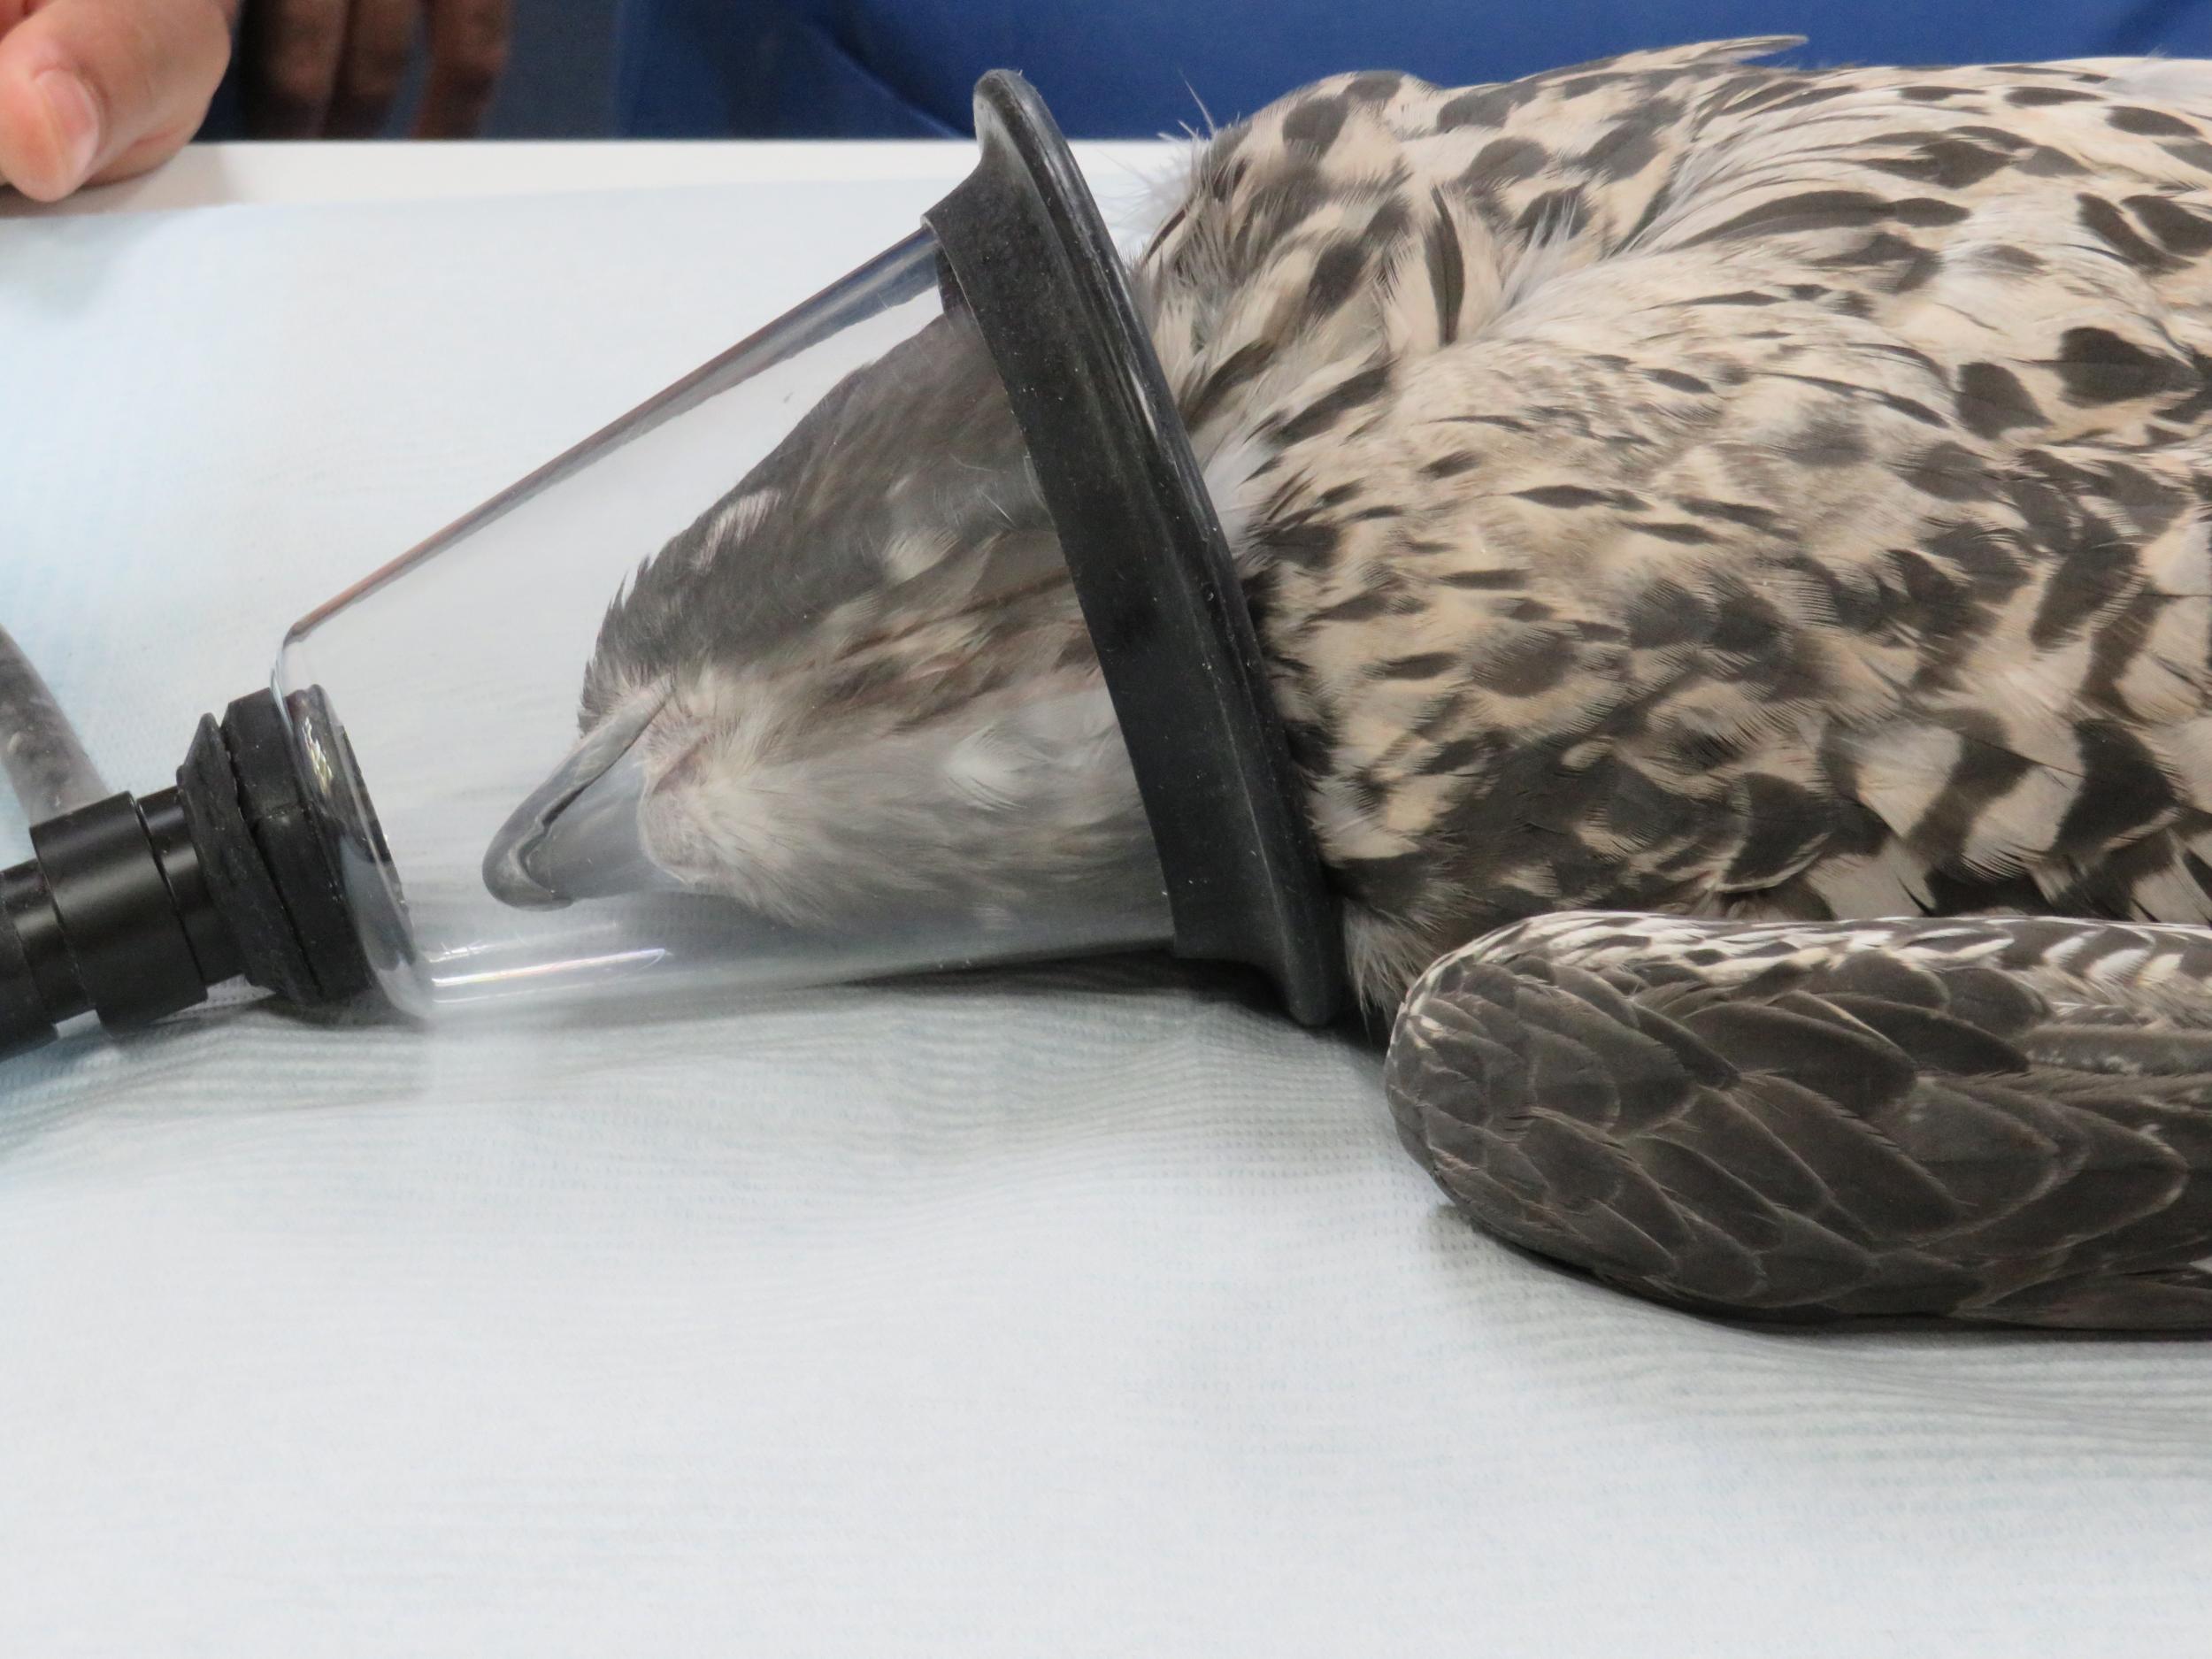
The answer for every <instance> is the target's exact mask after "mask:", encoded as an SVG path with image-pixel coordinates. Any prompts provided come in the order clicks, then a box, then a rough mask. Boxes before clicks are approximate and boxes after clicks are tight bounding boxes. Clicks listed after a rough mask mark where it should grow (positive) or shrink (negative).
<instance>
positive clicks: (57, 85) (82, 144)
mask: <svg viewBox="0 0 2212 1659" xmlns="http://www.w3.org/2000/svg"><path fill="white" fill-rule="evenodd" d="M34 84H35V85H36V86H37V88H38V89H39V91H40V92H41V93H42V95H43V96H45V99H46V120H47V124H48V125H49V126H50V127H52V128H53V132H54V149H55V151H56V152H57V153H58V155H59V156H60V157H61V158H62V164H63V165H64V166H65V168H66V169H67V171H68V174H69V177H68V180H67V182H66V185H65V188H69V189H74V188H76V187H77V186H78V185H80V184H81V183H82V182H84V176H85V174H86V173H89V172H91V171H92V157H93V153H94V152H95V151H96V150H98V149H99V148H100V111H99V109H98V108H97V107H96V105H95V104H93V102H92V88H89V87H88V86H86V85H85V83H84V81H83V80H82V79H81V77H80V76H78V75H77V74H76V73H73V72H72V71H70V70H67V69H48V70H44V71H42V73H40V75H39V77H38V79H37V81H35V83H34Z"/></svg>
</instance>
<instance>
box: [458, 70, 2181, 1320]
mask: <svg viewBox="0 0 2212 1659" xmlns="http://www.w3.org/2000/svg"><path fill="white" fill-rule="evenodd" d="M1800 43H1801V42H1797V41H1796V40H1795V39H1793V38H1790V37H1772V38H1761V39H1755V40H1745V41H1729V42H1709V43H1703V44H1698V45H1693V46H1687V47H1680V48H1672V49H1666V50H1654V51H1647V52H1637V53H1630V54H1627V55H1624V56H1621V57H1617V58H1609V59H1606V60H1602V61H1600V62H1597V63H1594V64H1586V65H1576V66H1573V67H1570V68H1564V69H1559V70H1555V71H1550V72H1547V73H1542V74H1538V75H1534V76H1531V77H1528V78H1526V79H1523V80H1519V81H1510V82H1505V83H1498V84H1491V85H1484V86H1476V87H1459V88H1453V87H1438V86H1433V85H1431V84H1429V83H1427V82H1425V81H1421V80H1419V79H1417V78H1416V77H1414V76H1411V75H1409V74H1404V73H1396V72H1388V71H1366V72H1357V73H1347V74H1343V75H1339V76H1336V77H1333V78H1331V79H1329V80H1326V81H1319V82H1317V83H1315V84H1313V85H1311V86H1309V87H1306V88H1302V89H1300V90H1298V91H1296V92H1294V93H1291V94H1289V95H1287V96H1285V97H1284V98H1282V99H1281V100H1279V101H1278V102H1277V103H1275V104H1271V105H1270V106H1268V107H1267V108H1266V109H1264V110H1263V111H1259V112H1258V113H1256V114H1255V115H1253V116H1252V117H1250V118H1249V119H1246V120H1243V121H1240V122H1237V123H1235V124H1233V125H1231V126H1228V127H1223V128H1221V129H1220V130H1218V131H1216V132H1212V133H1210V134H1205V135H1202V137H1200V138H1199V139H1198V141H1197V142H1195V143H1194V146H1193V148H1192V150H1191V153H1190V156H1189V159H1188V161H1187V165H1186V166H1184V167H1183V168H1181V169H1179V172H1178V173H1176V174H1174V175H1173V176H1171V178H1170V179H1169V180H1166V181H1165V183H1164V187H1163V188H1162V189H1161V191H1160V192H1159V196H1158V203H1157V205H1156V209H1155V211H1154V220H1153V222H1152V223H1151V224H1150V225H1148V227H1146V228H1145V230H1144V231H1143V233H1142V234H1141V236H1140V237H1139V238H1138V239H1137V240H1136V241H1135V242H1133V249H1134V251H1133V257H1132V258H1131V261H1130V280H1131V287H1132V289H1133V295H1134V296H1135V299H1136V302H1137V304H1138V307H1139V310H1140V311H1141V315H1142V317H1143V319H1144V321H1145V323H1146V326H1148V330H1149V333H1150V334H1151V338H1152V341H1153V344H1154V347H1155V349H1156V353H1157V356H1158V358H1159V362H1160V365H1161V367H1162V369H1163V371H1164V376H1165V380H1166V384H1167V385H1168V387H1169V388H1170V389H1171V393H1172V395H1173V399H1174V403H1175V406H1176V409H1177V411H1178V413H1179V416H1180V417H1181V419H1182V421H1183V424H1184V426H1185V427H1186V430H1187V434H1188V435H1189V438H1190V440H1191V443H1192V446H1193V450H1194V455H1195V456H1196V457H1197V459H1198V461H1199V463H1200V465H1201V466H1202V471H1203V474H1204V479H1205V483H1206V487H1207V490H1208V493H1209V495H1210V497H1211V499H1212V501H1213V503H1214V505H1215V508H1216V511H1217V515H1218V517H1219V518H1220V520H1221V524H1222V527H1223V530H1224V532H1225V537H1226V540H1227V544H1228V547H1229V549H1230V551H1231V554H1232V557H1233V562H1234V568H1235V572H1236V576H1237V579H1238V580H1239V582H1240V586H1241V588H1242V590H1243V594H1244V597H1245V600H1246V603H1247V604H1248V609H1249V610H1250V612H1251V614H1252V617H1253V620H1254V625H1255V628H1256V634H1257V636H1258V639H1259V642H1260V647H1261V650H1262V653H1263V658H1264V661H1265V664H1266V669H1267V676H1268V680H1269V684H1270V687H1271V692H1272V694H1273V696H1274V699H1275V702H1276V704H1277V706H1278V708H1279V711H1280V714H1281V718H1282V722H1283V726H1284V729H1285V732H1286V736H1287V739H1288V742H1289V748H1290V753H1291V757H1292V760H1293V762H1294V766H1295V768H1296V771H1297V774H1298V778H1299V780H1300V783H1301V785H1302V788H1303V791H1304V795H1305V799H1306V803H1307V806H1308V810H1309V815H1310V820H1311V823H1312V826H1313V830H1314V833H1315V836H1316V839H1317V844H1318V848H1319V850H1320V854H1321V856H1322V860H1323V863H1324V864H1325V868H1326V871H1327V873H1328V876H1329V879H1330V881H1331V883H1332V885H1333V889H1334V891H1335V894H1336V896H1337V898H1338V900H1339V902H1340V905H1341V908H1342V913H1343V917H1344V924H1345V939H1346V944H1345V951H1346V959H1347V960H1346V965H1347V968H1348V973H1349V975H1350V979H1351V982H1352V984H1353V985H1354V987H1356V991H1357V994H1358V996H1359V998H1360V1000H1361V1002H1362V1004H1363V1007H1364V1008H1366V1009H1367V1010H1370V1012H1371V1016H1372V1017H1373V1018H1375V1019H1376V1021H1377V1022H1378V1024H1379V1025H1383V1026H1386V1027H1387V1028H1388V1030H1389V1032H1390V1038H1389V1053H1388V1056H1387V1057H1386V1064H1385V1068H1384V1070H1385V1092H1386V1094H1387V1096H1388V1098H1389V1101H1390V1104H1391V1108H1392V1110H1393V1113H1394V1119H1395V1122H1396V1123H1397V1125H1398V1127H1399V1130H1400V1133H1401V1135H1402V1139H1403V1140H1404V1141H1405V1142H1406V1144H1407V1146H1408V1147H1409V1149H1410V1150H1411V1151H1412V1152H1413V1154H1414V1156H1416V1157H1417V1159H1418V1160H1419V1161H1420V1162H1421V1163H1422V1164H1423V1165H1424V1166H1425V1167H1426V1168H1427V1169H1428V1170H1429V1171H1430V1172H1431V1173H1432V1175H1433V1176H1434V1178H1435V1179H1436V1180H1437V1181H1438V1182H1439V1183H1440V1186H1441V1187H1442V1188H1443V1190H1444V1192H1445V1193H1446V1194H1448V1196H1449V1197H1450V1198H1451V1199H1452V1200H1453V1201H1455V1202H1456V1203H1458V1204H1459V1205H1460V1206H1461V1207H1462V1208H1463V1210H1465V1211H1466V1212H1467V1213H1468V1214H1469V1215H1470V1216H1471V1217H1472V1218H1473V1219H1474V1220H1475V1221H1476V1222H1477V1223H1478V1224H1479V1225H1484V1226H1486V1227H1487V1228H1489V1229H1490V1230H1491V1231H1493V1232H1494V1233H1498V1234H1500V1235H1501V1236H1502V1237H1504V1238H1505V1239H1507V1240H1509V1241H1511V1242H1513V1243H1516V1244H1518V1245H1521V1246H1523V1247H1525V1248H1529V1249H1532V1250H1534V1251H1537V1252H1539V1253H1541V1254H1543V1255H1546V1256H1551V1257H1553V1258H1555V1259H1557V1260H1559V1261H1562V1262H1563V1263H1567V1264H1569V1265H1570V1266H1571V1267H1574V1268H1577V1269H1579V1270H1582V1271H1588V1272H1591V1273H1593V1274H1595V1275H1596V1276H1597V1277H1599V1278H1600V1279H1603V1280H1605V1281H1607V1282H1609V1283H1612V1284H1615V1285H1617V1286H1622V1287H1624V1288H1626V1289H1629V1290H1632V1291H1634V1292H1636V1293H1638V1294H1643V1295H1646V1296H1648V1297H1653V1298H1655V1299H1657V1300H1660V1301H1663V1302H1673V1303H1676V1304H1678V1305H1681V1306H1686V1307H1690V1308H1694V1309H1697V1310H1702V1311H1707V1312H1724V1313H1732V1314H1738V1315H1746V1316H1753V1317H1774V1318H1784V1319H1800V1320H1814V1319H1830V1318H1840V1317H1853V1316H1866V1315H1881V1316H1897V1317H1915V1316H1927V1317H1942V1318H1952V1319H1961V1320H1968V1321H1976V1322H1982V1323H2010V1324H2021V1325H2059V1326H2078V1327H2087V1328H2101V1329H2130V1330H2133V1329H2157V1330H2190V1331H2204V1330H2212V932H2208V931H2206V930H2207V929H2208V926H2212V521H2208V518H2207V505H2208V502H2212V466H2208V459H2212V456H2208V442H2212V264H2208V257H2212V64H2206V63H2198V62H2193V61H2183V60H2160V59H2139V58H2129V59H2123V58H2109V59H2084V60H2074V61H2067V62H2059V63H2047V64H2006V65H1970V66H1961V67H1949V68H1941V69H1915V68H1896V67H1885V66H1862V67H1848V68H1838V69H1801V68H1792V67H1780V66H1774V65H1768V64H1764V63H1763V62H1762V61H1761V60H1762V59H1763V58H1770V57H1772V56H1774V55H1776V54H1778V52H1780V51H1782V50H1786V49H1787V48H1790V47H1792V46H1794V45H1797V44H1800ZM979 807H980V808H982V809H984V810H982V811H981V812H979ZM616 841H619V842H623V843H625V845H626V852H625V853H624V854H623V855H622V856H612V855H611V854H610V852H609V846H610V844H611V842H616ZM639 871H644V872H648V874H647V876H646V877H645V878H644V879H650V880H657V881H660V882H664V883H667V884H672V885H675V886H679V887H684V888H687V889H689V890H693V891H698V892H707V893H715V894H719V895H725V896H726V897H729V898H731V899H734V900H736V901H738V902H741V903H743V904H745V905H747V906H749V907H750V908H752V909H754V910H757V911H758V912H759V913H761V914H763V915H764V916H767V917H770V918H773V919H775V920H777V921H780V922H783V923H787V924H790V925H794V926H805V927H825V928H831V929H836V928H841V927H843V928H853V927H860V926H868V925H870V924H871V920H872V918H880V917H881V916H883V915H884V914H885V913H886V911H887V908H888V909H889V910H892V911H894V912H895V913H896V914H898V915H900V916H902V917H904V916H922V915H928V916H933V917H937V918H966V919H967V920H969V921H970V922H973V921H975V920H976V918H984V919H986V920H987V921H990V922H991V923H992V924H993V925H997V926H1018V925H1019V923H1018V917H1019V915H1020V913H1021V911H1022V910H1024V908H1025V907H1029V908H1032V909H1034V908H1038V907H1055V906H1056V907H1060V908H1062V909H1064V910H1066V911H1067V912H1068V913H1069V914H1071V915H1074V914H1079V915H1083V916H1086V917H1087V918H1092V920H1093V921H1094V923H1095V924H1096V929H1097V931H1099V932H1100V933H1101V936H1105V935H1106V934H1110V933H1111V932H1112V929H1113V926H1114V925H1115V918H1124V919H1125V918H1127V917H1129V916H1130V915H1131V914H1132V913H1133V912H1135V911H1137V910H1141V909H1142V907H1143V904H1144V902H1145V895H1147V894H1148V892H1153V891H1155V890H1156V883H1157V871H1156V868H1155V866H1154V865H1153V864H1152V862H1151V860H1150V856H1149V853H1148V846H1147V839H1146V832H1145V829H1144V821H1143V816H1142V810H1141V803H1140V802H1139V800H1138V797H1137V794H1136V789H1135V785H1134V783H1133V779H1132V777H1131V774H1130V772H1129V768H1128V765H1127V761H1126V757H1125V754H1124V753H1123V752H1122V751H1121V749H1120V745H1119V742H1118V736H1117V733H1116V728H1115V726H1114V725H1113V722H1112V716H1111V710H1110V705H1109V704H1108V703H1107V702H1106V700H1105V696H1104V693H1103V688H1102V681H1101V680H1100V677H1099V672H1098V668H1097V664H1096V661H1095V658H1094V655H1093V654H1092V651H1091V648H1090V645H1089V641H1088V639H1087V634H1085V632H1084V630H1083V627H1082V624H1081V618H1080V616H1079V611H1078V610H1077V607H1076V604H1075V600H1074V595H1073V594H1072V591H1071V588H1070V587H1069V585H1068V582H1067V579H1066V575H1065V572H1064V570H1063V569H1061V568H1060V567H1059V565H1058V564H1057V561H1056V554H1055V542H1054V537H1053V532H1052V527H1051V522H1050V518H1049V516H1048V514H1047V513H1046V512H1045V511H1044V510H1043V507H1042V504H1041V501H1040V499H1039V496H1038V493H1037V488H1036V485H1035V480H1034V479H1033V477H1031V476H1030V475H1029V474H1028V472H1027V469H1026V467H1025V460H1024V457H1023V454H1022V449H1021V445H1020V442H1019V440H1018V434H1017V433H1016V431H1015V428H1014V425H1013V421H1012V419H1011V416H1010V413H1009V412H1008V411H1007V407H1006V403H1005V400H1004V397H1003V395H1002V393H1001V392H1000V391H999V390H998V389H997V388H996V386H995V382H994V380H993V379H992V377H991V373H990V369H989V365H988V361H987V353H986V352H985V351H984V349H983V348H982V346H981V343H980V342H979V339H978V338H977V336H976V333H975V329H974V326H973V324H972V320H970V319H966V318H964V317H963V316H962V315H961V314H960V313H959V311H957V309H955V310H953V311H948V312H947V313H946V314H945V315H944V316H942V317H941V318H938V319H935V320H933V322H931V323H930V324H929V325H928V326H926V327H925V328H924V329H922V330H921V331H920V332H919V333H918V334H915V335H914V336H913V337H912V338H910V339H909V340H907V341H905V342H902V344H900V345H899V346H896V347H895V348H894V349H891V350H890V351H889V352H888V353H887V354H885V355H884V356H883V357H881V358H880V359H879V360H878V361H876V362H875V363H873V364H871V365H867V366H865V367H864V368H863V369H862V370H859V371H856V373H855V374H854V375H852V376H850V377H849V378H848V379H847V380H845V381H843V382H841V384H840V385H839V386H838V387H837V388H835V389H834V390H833V391H832V392H831V393H830V394H829V395H828V396H826V398H825V399H824V400H823V401H822V403H820V404H819V405H818V406H817V407H816V408H814V409H813V410H812V411H810V413H809V414H808V415H807V416H806V417H805V418H804V419H803V420H802V421H801V422H800V423H799V424H798V425H797V426H795V427H794V428H793V430H792V432H791V433H790V434H789V435H788V436H787V438H786V439H785V440H784V441H783V442H782V443H781V444H780V446H779V447H778V448H777V449H775V450H774V451H773V452H772V453H771V454H770V455H769V456H768V457H767V458H766V459H765V460H764V461H763V462H762V463H761V464H760V465H759V466H757V467H756V468H755V469H753V471H752V472H749V474H748V475H747V476H746V477H745V478H744V479H743V480H741V481H740V482H739V484H738V485H737V486H736V487H735V488H733V489H732V490H731V491H729V492H728V494H727V495H725V496H724V497H723V498H722V499H721V500H720V501H718V502H717V503H715V504H714V505H713V506H712V507H710V509H709V510H708V511H706V512H705V513H704V514H703V515H702V516H701V517H700V518H698V520H697V521H696V522H695V523H694V524H693V525H691V526H689V527H687V529H685V530H684V531H683V532H681V533H680V534H678V535H676V536H675V537H674V538H673V539H672V540H671V541H668V542H667V543H666V545H665V546H664V548H663V549H661V550H660V551H659V552H658V553H657V554H656V555H654V556H652V557H649V559H648V560H646V561H645V562H644V564H643V565H641V567H640V568H639V570H638V571H637V572H636V573H635V574H634V577H633V578H632V579H630V580H629V581H628V582H627V583H626V586H625V588H624V589H623V590H622V591H621V592H620V593H618V595H616V597H615V600H614V602H613V603H612V604H611V607H610V609H609V611H608V612H607V615H606V618H605V619H604V622H603V626H602V627H601V630H600V633H599V636H598V640H597V642H596V645H595V650H594V653H593V657H592V659H591V662H590V664H589V666H588V670H587V672H586V675H585V680H584V691H583V695H582V698H581V709H580V736H579V738H578V741H577V744H576V747H575V748H574V749H572V751H571V755H570V757H569V759H568V760H567V761H565V762H564V763H563V764H561V766H560V767H558V768H557V770H556V771H555V772H554V773H553V774H552V776H551V777H549V779H548V780H547V781H546V783H545V784H544V785H543V786H541V787H540V789H539V790H537V791H536V792H535V793H534V794H533V795H531V796H530V798H529V799H528V800H526V802H525V803H523V804H522V805H521V806H520V807H518V809H517V810H516V811H515V813H514V815H513V816H512V817H511V818H510V820H509V822H508V824H507V825H506V826H505V827H504V828H503V830H502V831H501V833H500V835H499V836H498V837H497V838H496V839H495V841H494V843H493V845H492V847H491V849H489V851H488V854H487V856H486V860H485V877H486V880H487V882H488V884H489V885H490V887H492V890H493V891H494V892H495V893H496V894H498V895H500V896H501V897H502V898H503V899H505V900H507V901H508V902H512V903H517V904H533V903H557V902H569V901H571V900H572V899H573V898H575V897H578V896H589V895H593V894H595V893H603V892H607V891H619V890H625V889H626V885H627V884H630V883H633V882H634V881H636V880H638V879H641V878H640V877H639V875H638V873H637V872H639Z"/></svg>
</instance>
